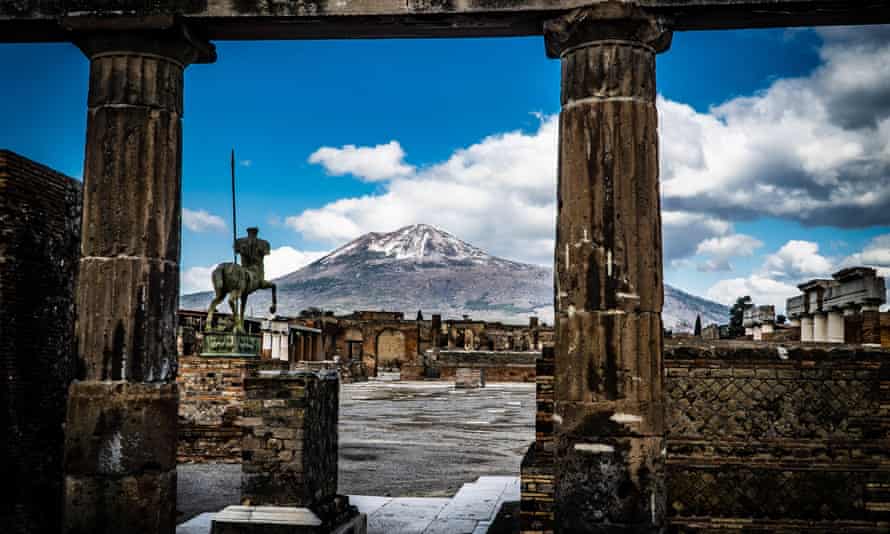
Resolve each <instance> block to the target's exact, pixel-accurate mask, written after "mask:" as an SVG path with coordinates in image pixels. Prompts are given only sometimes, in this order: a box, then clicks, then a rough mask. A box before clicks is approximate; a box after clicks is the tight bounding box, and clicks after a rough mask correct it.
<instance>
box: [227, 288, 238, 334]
mask: <svg viewBox="0 0 890 534" xmlns="http://www.w3.org/2000/svg"><path fill="white" fill-rule="evenodd" d="M229 308H230V309H231V310H232V330H235V329H236V328H237V327H238V290H232V291H230V292H229Z"/></svg>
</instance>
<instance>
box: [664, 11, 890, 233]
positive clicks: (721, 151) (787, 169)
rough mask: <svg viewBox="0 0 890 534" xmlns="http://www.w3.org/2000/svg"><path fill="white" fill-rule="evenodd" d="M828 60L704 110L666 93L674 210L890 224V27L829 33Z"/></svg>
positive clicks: (667, 164) (668, 201)
mask: <svg viewBox="0 0 890 534" xmlns="http://www.w3.org/2000/svg"><path fill="white" fill-rule="evenodd" d="M822 34H823V37H824V39H825V43H824V45H823V46H822V48H821V50H820V54H821V58H822V65H821V66H820V67H819V68H817V69H816V70H815V71H814V72H813V73H812V74H810V75H808V76H805V77H801V78H790V79H780V80H777V81H775V82H774V83H773V84H772V85H771V86H770V87H768V88H767V89H766V90H765V91H763V92H761V93H758V94H756V95H753V96H747V97H740V98H735V99H732V100H730V101H728V102H726V103H724V104H722V105H719V106H716V107H714V108H712V109H711V110H710V111H709V112H708V113H699V112H697V111H695V110H693V109H692V108H691V107H689V106H687V105H684V104H680V103H677V102H672V101H670V100H666V99H664V98H659V101H658V105H659V122H660V131H661V134H662V136H661V164H662V179H663V182H662V185H663V187H662V190H663V193H664V205H665V207H666V208H667V209H678V210H687V211H693V212H698V213H702V212H705V213H711V214H713V215H715V216H717V217H720V218H724V219H728V220H739V219H743V218H752V217H757V216H763V215H768V216H778V217H783V218H787V219H793V220H797V221H800V222H803V223H804V224H830V225H836V226H844V227H863V226H869V225H874V224H886V223H888V222H890V83H888V81H887V80H888V79H890V29H888V27H877V28H854V29H849V30H842V31H831V30H826V31H823V32H822Z"/></svg>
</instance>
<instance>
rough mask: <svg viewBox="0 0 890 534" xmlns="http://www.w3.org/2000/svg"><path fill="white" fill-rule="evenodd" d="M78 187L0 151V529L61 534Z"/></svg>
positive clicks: (77, 243)
mask: <svg viewBox="0 0 890 534" xmlns="http://www.w3.org/2000/svg"><path fill="white" fill-rule="evenodd" d="M80 206H81V193H80V183H79V182H77V181H75V180H74V179H72V178H69V177H67V176H64V175H62V174H59V173H57V172H55V171H53V170H51V169H49V168H47V167H44V166H43V165H39V164H37V163H35V162H32V161H30V160H28V159H25V158H23V157H21V156H19V155H17V154H14V153H12V152H9V151H6V150H0V407H2V408H0V410H2V411H0V478H2V479H3V480H5V481H7V482H8V486H7V492H6V495H7V497H6V498H4V499H2V501H0V525H3V529H2V530H3V531H4V532H15V533H26V532H27V533H30V532H57V531H59V530H60V529H61V520H60V515H61V506H60V505H59V504H60V503H61V502H62V479H63V475H62V450H63V449H62V444H63V440H64V434H63V423H64V421H65V409H66V399H67V392H68V384H69V382H70V381H71V380H72V378H73V377H74V372H75V369H74V366H75V360H74V339H73V338H74V281H75V275H76V270H77V261H78V257H79V254H80Z"/></svg>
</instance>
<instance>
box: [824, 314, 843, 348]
mask: <svg viewBox="0 0 890 534" xmlns="http://www.w3.org/2000/svg"><path fill="white" fill-rule="evenodd" d="M827 330H828V332H827V333H828V342H829V343H843V342H844V315H843V312H842V311H841V310H831V311H829V312H828V328H827Z"/></svg>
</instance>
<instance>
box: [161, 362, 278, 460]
mask: <svg viewBox="0 0 890 534" xmlns="http://www.w3.org/2000/svg"><path fill="white" fill-rule="evenodd" d="M287 366H288V363H287V362H284V361H274V360H268V361H260V360H258V359H256V358H228V357H220V358H210V357H204V356H181V357H180V358H179V375H178V376H177V378H176V381H177V383H178V384H179V440H178V446H177V451H176V455H177V461H178V462H179V463H203V462H224V463H239V462H241V427H240V426H239V425H238V420H239V418H240V417H241V413H242V410H243V403H244V399H245V392H244V380H245V379H246V378H247V377H248V376H250V375H252V374H254V373H255V372H256V371H257V370H259V369H286V368H287Z"/></svg>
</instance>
